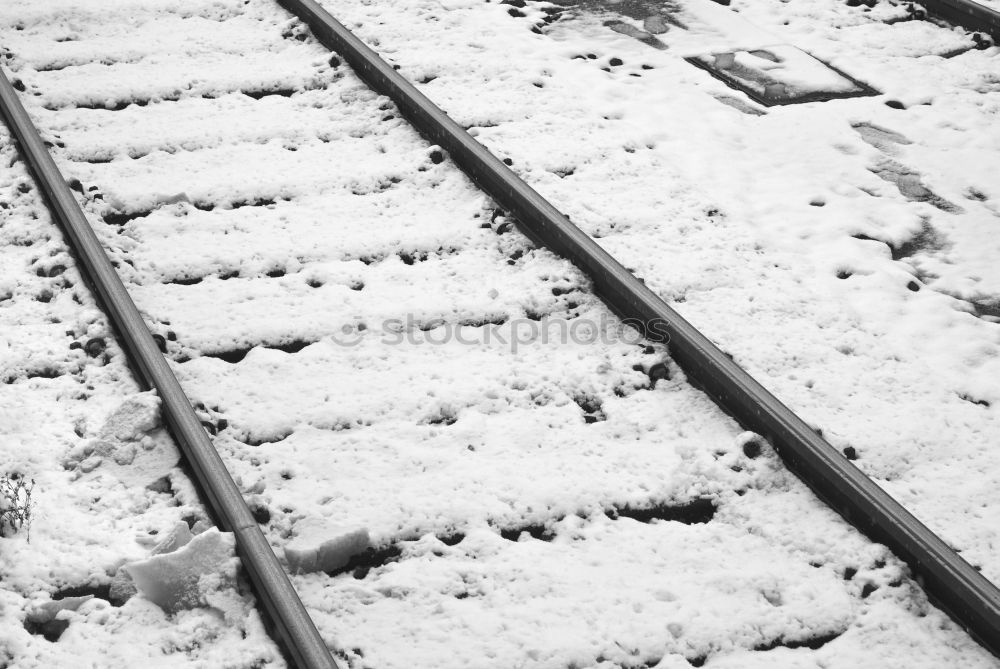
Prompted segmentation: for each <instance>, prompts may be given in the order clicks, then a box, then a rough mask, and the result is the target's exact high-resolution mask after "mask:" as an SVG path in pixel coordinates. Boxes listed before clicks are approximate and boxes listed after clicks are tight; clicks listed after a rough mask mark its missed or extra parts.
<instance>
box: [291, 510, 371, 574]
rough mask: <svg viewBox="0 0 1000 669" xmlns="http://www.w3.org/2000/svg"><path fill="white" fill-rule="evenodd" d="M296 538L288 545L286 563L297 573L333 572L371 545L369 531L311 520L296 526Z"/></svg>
mask: <svg viewBox="0 0 1000 669" xmlns="http://www.w3.org/2000/svg"><path fill="white" fill-rule="evenodd" d="M295 532H296V536H295V538H294V539H292V540H291V541H289V542H288V543H287V544H286V545H285V560H287V561H288V568H289V570H290V571H291V572H292V573H293V574H294V573H298V574H307V573H310V572H314V571H333V570H335V569H339V568H340V567H343V566H344V565H346V564H347V563H348V562H350V560H351V557H353V556H354V555H357V554H358V553H362V552H364V550H365V549H367V548H368V547H369V545H370V539H369V537H368V529H367V528H364V527H357V526H355V527H345V526H342V525H330V524H328V523H326V522H324V521H322V520H314V519H307V520H303V521H300V522H299V523H298V524H296V525H295Z"/></svg>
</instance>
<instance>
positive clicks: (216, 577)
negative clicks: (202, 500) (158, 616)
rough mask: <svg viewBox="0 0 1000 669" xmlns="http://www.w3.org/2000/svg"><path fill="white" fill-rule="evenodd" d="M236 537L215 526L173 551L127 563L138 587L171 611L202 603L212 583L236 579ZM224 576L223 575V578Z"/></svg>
mask: <svg viewBox="0 0 1000 669" xmlns="http://www.w3.org/2000/svg"><path fill="white" fill-rule="evenodd" d="M235 545H236V539H235V537H234V536H233V535H232V533H230V532H219V530H218V528H214V527H213V528H212V529H210V530H208V531H206V532H204V533H202V534H199V535H197V536H195V537H194V538H192V539H191V540H190V541H189V542H188V543H187V544H186V545H184V546H182V547H181V548H179V549H178V550H176V551H174V552H172V553H163V554H160V555H154V556H152V557H150V558H148V559H146V560H140V561H139V562H133V563H131V564H128V565H125V569H126V571H128V573H129V575H130V576H131V577H132V580H133V581H134V582H135V586H136V589H138V591H139V592H140V593H142V595H143V596H144V597H146V599H148V600H150V601H152V602H153V603H154V604H156V605H157V606H159V607H160V608H162V609H163V610H164V611H166V612H167V613H174V612H176V611H179V610H181V609H188V608H193V607H196V606H202V605H204V604H205V603H206V599H205V597H206V594H207V593H206V591H207V589H208V587H220V586H221V584H222V582H223V581H227V580H231V579H234V578H235V576H236V566H237V565H238V564H239V560H238V559H237V558H235V557H234V556H233V548H234V547H235ZM220 577H221V579H220Z"/></svg>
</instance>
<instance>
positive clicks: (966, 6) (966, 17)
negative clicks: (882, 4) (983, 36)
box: [916, 0, 1000, 41]
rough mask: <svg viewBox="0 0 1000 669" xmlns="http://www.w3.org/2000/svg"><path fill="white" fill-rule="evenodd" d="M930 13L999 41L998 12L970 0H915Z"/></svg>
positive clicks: (999, 13) (999, 25)
mask: <svg viewBox="0 0 1000 669" xmlns="http://www.w3.org/2000/svg"><path fill="white" fill-rule="evenodd" d="M916 2H917V3H918V4H921V5H923V6H924V8H925V9H927V11H928V12H929V13H930V14H933V15H935V16H939V17H940V18H942V19H944V20H946V21H948V22H950V23H956V24H958V25H960V26H962V27H963V28H967V29H968V30H978V31H982V32H984V33H987V34H988V35H989V36H990V37H992V38H993V39H994V40H996V41H1000V12H998V11H996V10H995V9H990V8H989V7H984V6H983V5H980V4H979V3H977V2H972V1H971V0H916Z"/></svg>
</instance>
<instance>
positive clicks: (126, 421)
mask: <svg viewBox="0 0 1000 669" xmlns="http://www.w3.org/2000/svg"><path fill="white" fill-rule="evenodd" d="M159 425H160V398H159V397H157V396H156V395H154V394H153V392H152V391H150V392H146V393H140V394H137V395H134V396H132V397H130V398H128V399H127V400H125V401H124V402H122V404H121V405H120V406H119V407H118V408H117V409H115V410H114V411H113V412H112V413H111V415H110V416H108V419H107V420H106V421H105V422H104V425H103V426H102V427H101V432H100V436H102V437H105V438H111V439H119V440H122V441H135V440H138V439H140V438H142V436H143V435H144V434H145V433H147V432H149V431H151V430H153V429H155V428H157V427H159Z"/></svg>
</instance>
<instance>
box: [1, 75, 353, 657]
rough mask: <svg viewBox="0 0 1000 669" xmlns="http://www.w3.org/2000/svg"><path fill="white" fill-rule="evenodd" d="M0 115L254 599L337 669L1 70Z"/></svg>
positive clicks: (290, 635)
mask: <svg viewBox="0 0 1000 669" xmlns="http://www.w3.org/2000/svg"><path fill="white" fill-rule="evenodd" d="M0 115H2V116H3V119H4V121H5V123H6V124H7V127H8V128H9V129H10V131H11V134H12V135H13V136H14V137H15V138H16V139H17V141H18V144H19V146H20V149H21V154H22V156H23V157H24V160H25V162H26V163H27V164H28V166H29V168H30V169H31V172H32V173H33V175H34V177H35V180H36V181H37V183H38V185H39V187H40V190H41V191H42V193H44V194H45V197H46V199H47V201H48V203H49V208H50V210H51V212H52V214H53V217H54V218H55V219H56V220H57V221H58V222H59V225H60V226H61V227H62V229H63V231H64V232H65V233H66V236H67V239H68V241H69V243H70V246H71V248H72V249H73V252H74V255H75V256H76V258H77V260H78V262H79V263H80V265H81V266H82V268H83V270H84V272H85V274H86V276H87V278H88V279H89V281H90V282H91V285H92V286H93V288H94V290H95V291H96V293H97V296H98V299H99V300H100V302H101V304H102V305H103V307H104V310H105V312H106V313H107V315H108V318H109V319H110V321H111V323H112V325H113V326H114V328H115V330H116V331H117V332H118V335H119V337H120V339H121V342H122V343H123V345H124V346H123V348H124V349H125V351H126V353H127V355H128V357H129V360H130V362H131V363H132V365H133V368H134V369H135V370H136V371H137V372H138V375H139V377H140V380H141V381H142V383H143V384H145V385H146V386H147V387H149V388H154V389H155V390H156V392H157V393H158V394H159V396H160V401H161V403H162V411H163V416H164V419H165V422H166V424H167V426H168V428H169V429H170V431H171V433H172V434H173V436H174V439H175V440H176V441H177V444H178V446H179V447H180V449H181V452H182V453H183V454H184V457H185V458H186V459H187V461H188V463H189V464H190V466H191V470H192V472H193V473H194V476H195V480H196V481H197V482H198V485H199V488H200V490H201V491H202V493H203V495H204V497H205V498H206V499H205V502H206V506H208V508H209V509H210V510H211V511H212V513H213V514H214V515H215V517H216V519H217V520H218V521H219V524H220V525H221V526H222V529H223V530H226V531H229V532H233V533H234V534H235V536H236V546H237V553H238V554H239V556H240V558H241V560H242V563H243V566H244V567H245V568H246V570H247V573H248V575H249V577H250V582H251V583H252V585H253V586H254V590H255V593H256V594H257V597H258V598H259V599H260V601H261V602H262V603H263V604H264V608H265V610H266V611H267V613H268V615H269V616H270V618H271V620H272V621H273V622H274V624H275V627H276V628H277V630H278V633H279V635H280V638H281V640H282V641H283V642H284V645H285V647H286V648H287V650H288V652H289V654H290V655H291V656H292V659H293V660H294V662H295V663H296V664H297V665H298V667H299V668H300V669H337V665H336V663H335V662H334V660H333V657H332V655H331V654H330V651H329V649H328V648H327V646H326V643H325V642H324V641H323V638H322V637H321V636H320V634H319V631H318V630H317V629H316V626H315V624H314V623H313V621H312V619H311V618H310V617H309V614H308V613H307V612H306V609H305V607H304V606H303V605H302V602H301V600H300V599H299V596H298V594H297V593H296V592H295V589H294V588H293V587H292V584H291V581H289V580H288V576H287V575H286V574H285V571H284V569H282V567H281V564H280V563H279V562H278V558H277V557H276V556H275V554H274V551H273V550H271V546H270V544H268V542H267V539H266V538H265V537H264V534H263V532H261V530H260V527H259V526H258V525H257V523H256V522H255V521H254V519H253V515H252V514H251V513H250V509H249V508H248V507H247V504H246V501H245V500H244V499H243V496H242V495H241V494H240V491H239V489H238V488H237V487H236V484H235V482H234V481H233V479H232V477H231V476H230V474H229V471H228V470H227V469H226V466H225V464H224V463H223V462H222V458H221V457H220V456H219V453H218V451H216V450H215V447H214V446H213V445H212V442H211V440H210V439H209V438H208V434H207V433H206V432H205V428H204V427H203V426H202V424H201V422H200V421H199V419H198V417H197V415H196V414H195V412H194V409H193V407H192V406H191V403H190V401H189V400H188V398H187V396H186V395H185V394H184V391H183V390H182V389H181V386H180V384H179V383H178V381H177V378H176V377H175V376H174V374H173V372H172V371H171V370H170V367H169V365H167V362H166V360H165V359H164V357H163V355H162V354H161V353H160V350H159V348H158V347H157V345H156V342H155V340H154V339H153V336H152V334H151V333H150V331H149V328H147V327H146V323H145V321H144V320H143V318H142V316H141V315H140V313H139V310H138V309H137V308H136V306H135V303H134V302H133V301H132V298H131V296H130V295H129V294H128V291H127V290H126V288H125V286H124V284H123V283H122V281H121V278H120V277H119V276H118V273H117V272H116V271H115V269H114V267H113V266H112V265H111V261H110V260H109V259H108V257H107V254H106V253H105V251H104V248H103V247H102V246H101V243H100V241H99V240H98V238H97V235H96V234H94V231H93V229H92V228H91V227H90V224H89V223H88V222H87V218H86V216H85V215H84V213H83V210H82V209H81V208H80V205H79V203H78V202H77V201H76V199H75V198H74V196H73V193H72V192H71V191H70V189H69V186H67V184H66V180H65V179H64V178H63V176H62V174H61V173H60V172H59V168H58V167H57V166H56V164H55V161H54V160H53V159H52V156H51V155H49V152H48V150H47V148H46V147H45V143H44V142H43V141H42V138H41V137H40V136H39V134H38V130H37V129H36V128H35V126H34V124H33V123H32V121H31V118H30V116H29V115H28V113H27V111H26V110H25V109H24V106H23V105H22V104H21V102H20V100H19V99H18V97H17V93H16V92H15V90H14V87H13V86H12V85H11V83H10V80H9V79H8V78H7V75H6V73H5V72H4V71H3V69H2V68H0Z"/></svg>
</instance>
